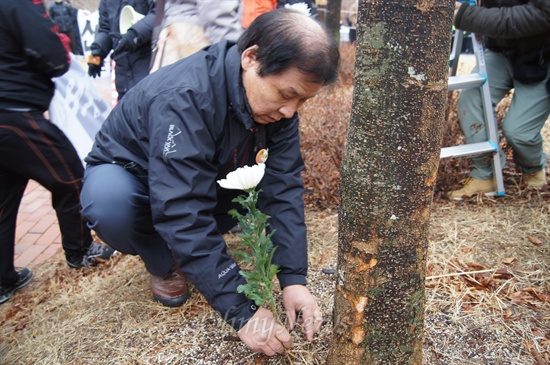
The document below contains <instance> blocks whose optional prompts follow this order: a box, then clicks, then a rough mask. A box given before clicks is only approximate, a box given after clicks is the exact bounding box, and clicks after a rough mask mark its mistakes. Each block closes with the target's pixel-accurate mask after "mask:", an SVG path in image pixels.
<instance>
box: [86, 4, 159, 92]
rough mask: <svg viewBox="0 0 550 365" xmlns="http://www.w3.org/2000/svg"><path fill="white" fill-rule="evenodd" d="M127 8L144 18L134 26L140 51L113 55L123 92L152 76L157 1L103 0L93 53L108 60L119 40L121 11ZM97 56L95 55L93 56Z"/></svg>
mask: <svg viewBox="0 0 550 365" xmlns="http://www.w3.org/2000/svg"><path fill="white" fill-rule="evenodd" d="M126 5H130V6H132V7H133V8H134V10H135V11H136V12H138V13H140V14H143V15H145V17H144V18H143V19H141V20H139V21H138V22H137V23H135V24H134V25H133V26H132V30H133V31H134V32H136V34H137V39H138V48H137V49H135V50H133V51H130V52H121V53H119V54H116V55H112V57H113V60H114V61H115V62H116V71H115V72H116V80H115V83H116V88H117V91H118V92H120V93H125V92H127V91H128V90H129V89H130V88H132V87H133V86H134V85H135V84H137V83H138V82H139V81H141V80H142V79H143V78H144V77H145V76H147V75H148V74H149V68H150V66H151V37H152V35H153V26H154V21H155V1H154V0H101V2H100V3H99V10H98V11H99V27H98V32H97V34H96V36H95V39H94V42H93V43H92V44H91V45H90V48H91V50H92V52H96V51H97V50H99V55H100V56H101V58H105V57H107V55H108V54H109V52H111V50H112V49H115V48H116V46H117V45H118V42H119V40H120V37H121V34H120V11H121V10H122V8H123V7H124V6H126ZM94 54H96V53H94Z"/></svg>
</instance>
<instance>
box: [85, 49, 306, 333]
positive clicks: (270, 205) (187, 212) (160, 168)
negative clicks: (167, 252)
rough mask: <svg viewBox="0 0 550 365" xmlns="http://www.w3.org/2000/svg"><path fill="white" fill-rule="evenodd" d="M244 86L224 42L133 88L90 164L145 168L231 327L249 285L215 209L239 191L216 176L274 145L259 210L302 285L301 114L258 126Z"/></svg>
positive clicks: (154, 203)
mask: <svg viewBox="0 0 550 365" xmlns="http://www.w3.org/2000/svg"><path fill="white" fill-rule="evenodd" d="M247 105H248V104H247V101H246V96H245V92H244V89H243V87H242V84H241V64H240V54H239V52H238V51H237V46H236V45H234V44H233V43H231V42H226V41H224V42H221V43H217V44H214V45H212V46H210V47H209V48H207V49H205V50H202V51H199V52H198V53H196V54H194V55H192V56H189V57H187V58H185V59H183V60H181V61H178V62H176V63H174V64H172V65H170V66H166V67H163V68H161V69H159V70H158V71H156V72H155V73H153V74H151V75H150V76H148V77H146V78H145V79H144V80H143V81H142V82H141V83H140V84H138V85H137V86H135V87H134V88H132V89H131V90H130V91H129V92H128V94H126V96H125V97H124V98H123V99H122V101H121V102H120V103H119V104H118V105H117V106H116V107H115V108H114V109H113V111H112V112H111V114H110V116H109V117H108V118H107V120H106V121H105V123H104V124H103V126H102V128H101V130H100V131H99V133H98V134H97V136H96V142H95V145H94V147H93V149H92V151H91V153H90V154H89V156H88V157H87V158H86V162H88V163H90V164H101V163H112V162H113V161H132V162H135V163H137V164H138V165H139V166H140V167H141V168H143V169H144V170H146V171H147V172H148V184H149V187H150V201H151V209H152V214H153V221H154V225H155V228H156V229H157V231H158V233H159V234H160V235H161V236H162V237H163V239H164V240H165V241H166V242H167V243H168V245H169V246H170V248H171V250H172V252H173V254H174V256H175V259H176V262H177V264H178V265H179V266H180V268H181V270H182V271H183V272H184V273H185V275H186V277H187V278H188V279H189V280H190V281H191V282H192V283H193V284H194V285H195V287H196V288H197V289H198V290H199V291H200V292H201V293H202V294H203V295H204V296H205V297H206V299H207V300H208V301H209V303H210V304H211V305H212V307H213V308H214V309H215V310H216V311H218V312H219V313H220V314H221V315H222V317H223V318H224V319H225V320H226V321H227V322H228V323H230V324H232V325H233V327H234V328H235V329H237V330H238V329H240V328H241V327H242V326H243V325H244V324H245V323H246V321H247V320H248V319H249V318H250V317H251V316H252V315H253V314H254V313H253V311H252V310H251V309H250V307H251V304H252V302H251V301H249V300H247V299H246V297H245V296H244V294H239V293H237V286H238V285H239V284H242V283H244V282H245V281H244V279H243V278H242V277H241V276H240V275H239V268H238V266H237V265H236V264H235V262H234V261H233V259H232V258H231V257H230V256H229V255H228V254H227V252H226V245H225V242H224V240H223V237H222V236H221V235H220V233H219V232H218V229H217V227H216V221H215V216H216V215H217V214H226V213H227V209H229V208H228V206H229V202H230V201H231V199H232V198H233V197H234V196H236V195H238V194H243V192H241V191H235V190H225V189H221V188H220V187H219V186H218V184H217V183H216V181H217V180H219V179H222V178H225V176H226V175H227V173H229V172H231V171H233V170H235V169H236V168H237V167H241V166H243V165H253V164H254V163H255V162H254V159H255V155H256V153H257V151H258V150H259V149H261V148H269V158H268V160H267V163H266V174H265V176H264V178H263V179H262V182H261V183H260V186H259V187H260V188H261V189H262V190H263V191H262V192H261V193H260V201H259V208H260V209H261V210H262V211H263V212H264V213H266V214H268V215H270V216H271V218H270V220H269V224H270V229H275V230H276V232H275V234H274V235H273V237H272V240H273V243H274V244H275V245H276V246H277V250H276V252H275V256H274V259H273V261H274V263H275V264H277V265H279V266H280V268H281V270H280V272H279V274H278V278H279V282H280V284H281V286H282V287H285V286H287V285H292V284H306V279H305V276H306V272H307V248H306V227H305V224H304V206H303V201H302V193H303V184H302V178H301V171H302V169H303V160H302V156H301V153H300V141H299V131H298V115H297V114H295V115H294V116H293V117H292V118H291V119H283V120H281V121H279V122H276V123H273V124H269V125H260V124H257V123H255V122H254V121H253V119H252V117H251V115H250V112H249V108H248V106H247Z"/></svg>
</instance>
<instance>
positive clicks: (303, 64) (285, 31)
mask: <svg viewBox="0 0 550 365" xmlns="http://www.w3.org/2000/svg"><path fill="white" fill-rule="evenodd" d="M303 18H304V15H302V14H300V13H298V12H296V11H295V10H290V9H284V8H283V9H276V10H272V11H269V12H267V13H264V14H262V15H260V16H259V17H258V18H256V20H254V21H253V22H252V24H251V25H250V27H249V28H248V29H247V30H246V31H245V32H244V33H243V34H242V35H241V37H240V38H239V41H238V49H239V52H241V53H242V52H243V51H244V50H246V49H247V48H249V47H252V46H254V45H256V46H258V49H257V50H256V60H257V61H258V62H259V63H260V68H259V71H258V73H259V75H260V77H264V76H268V75H275V74H279V73H281V72H283V71H286V70H288V69H290V68H292V67H296V68H297V69H298V70H300V72H302V73H303V74H305V75H307V76H309V77H310V81H311V82H314V83H317V84H321V85H327V84H331V83H333V82H335V81H336V79H337V78H338V62H339V60H340V52H339V51H338V47H337V46H336V44H335V43H334V41H333V39H332V37H330V36H329V35H328V34H327V33H326V31H325V30H324V28H323V27H321V25H320V24H314V25H316V26H315V27H312V26H311V24H304V19H303ZM306 20H307V19H306ZM311 21H312V22H314V20H311ZM317 25H318V27H317Z"/></svg>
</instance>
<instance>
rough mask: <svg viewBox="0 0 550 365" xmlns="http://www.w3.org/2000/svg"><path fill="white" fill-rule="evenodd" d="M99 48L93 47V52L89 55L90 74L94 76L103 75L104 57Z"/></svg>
mask: <svg viewBox="0 0 550 365" xmlns="http://www.w3.org/2000/svg"><path fill="white" fill-rule="evenodd" d="M100 53H101V52H100V51H99V49H94V48H93V47H92V54H91V55H89V56H88V75H90V76H91V77H93V78H96V77H98V76H99V77H101V69H102V68H103V57H101V55H100Z"/></svg>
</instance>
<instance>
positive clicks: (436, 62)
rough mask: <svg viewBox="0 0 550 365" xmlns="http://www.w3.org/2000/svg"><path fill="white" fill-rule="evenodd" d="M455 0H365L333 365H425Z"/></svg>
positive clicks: (346, 164)
mask: <svg viewBox="0 0 550 365" xmlns="http://www.w3.org/2000/svg"><path fill="white" fill-rule="evenodd" d="M453 5H454V1H452V0H445V1H440V0H369V1H363V0H360V1H359V14H358V24H357V36H358V37H357V55H356V63H355V65H356V66H355V67H356V69H355V79H354V95H353V109H352V114H351V120H350V128H349V134H348V141H347V146H346V151H345V155H344V159H343V163H342V168H341V200H340V211H339V243H338V277H337V284H336V292H335V300H334V313H333V321H334V337H333V340H332V343H331V345H330V348H329V356H328V364H330V365H335V364H346V365H349V364H369V365H374V364H391V365H399V364H418V365H420V364H422V340H423V323H424V301H425V295H424V286H425V282H424V281H425V271H426V255H427V245H428V240H427V233H428V223H429V217H430V208H431V203H432V196H433V190H434V185H435V180H436V174H437V168H438V165H439V154H440V150H441V140H442V135H443V128H444V126H445V122H444V115H445V107H446V102H447V81H448V79H447V77H448V69H449V52H450V45H451V25H452V24H451V19H452V11H453Z"/></svg>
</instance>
